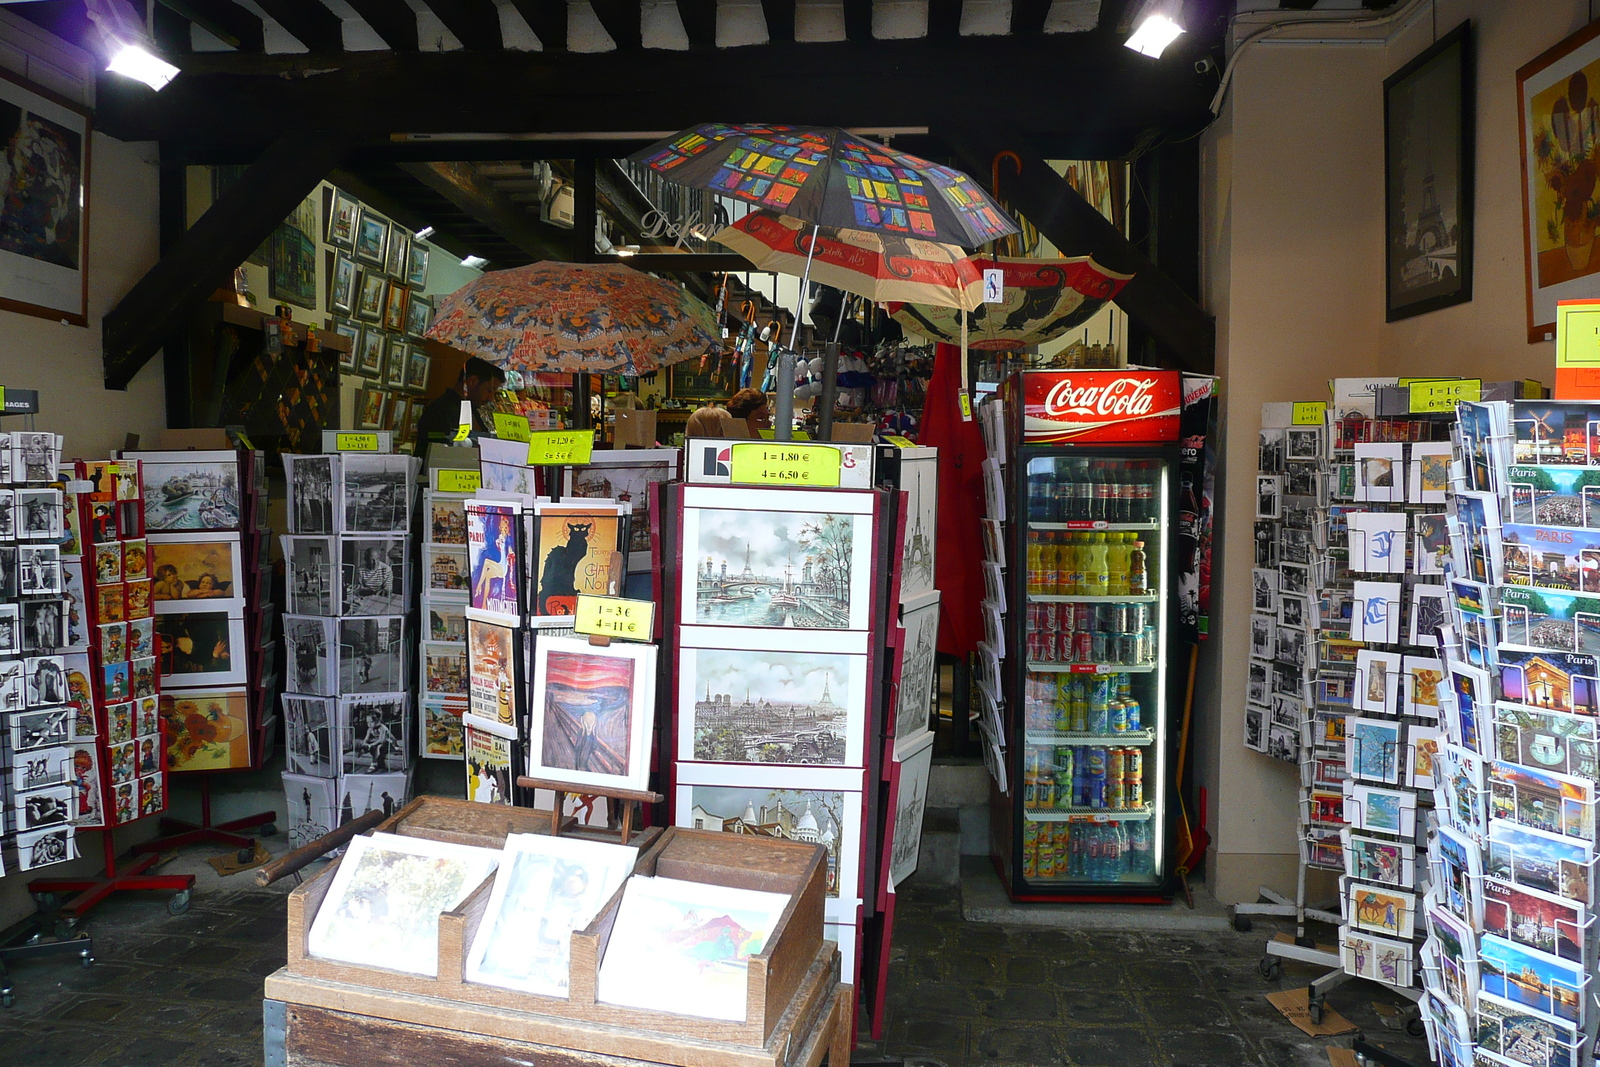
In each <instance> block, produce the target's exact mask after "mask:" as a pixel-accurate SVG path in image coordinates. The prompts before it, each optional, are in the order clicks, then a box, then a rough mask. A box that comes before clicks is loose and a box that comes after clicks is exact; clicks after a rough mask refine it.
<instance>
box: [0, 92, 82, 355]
mask: <svg viewBox="0 0 1600 1067" xmlns="http://www.w3.org/2000/svg"><path fill="white" fill-rule="evenodd" d="M89 135H90V121H89V113H88V112H87V111H85V110H84V109H83V108H82V107H80V106H79V105H77V104H75V103H72V102H70V101H68V100H66V99H63V98H62V97H59V96H56V95H55V94H54V93H51V92H49V91H47V90H45V89H43V88H40V87H39V86H36V85H33V84H32V83H30V82H25V81H22V80H20V79H18V78H16V77H15V76H13V75H12V74H10V73H7V72H3V71H0V142H3V143H5V144H6V145H7V148H6V167H5V173H4V176H3V177H0V308H3V309H5V310H7V311H18V312H21V313H22V314H24V315H37V316H39V317H41V318H46V319H57V320H62V319H64V320H66V321H67V322H69V323H72V324H73V325H74V326H86V325H88V322H89V318H88V311H89V199H88V194H87V190H88V188H89V141H90V136H89Z"/></svg>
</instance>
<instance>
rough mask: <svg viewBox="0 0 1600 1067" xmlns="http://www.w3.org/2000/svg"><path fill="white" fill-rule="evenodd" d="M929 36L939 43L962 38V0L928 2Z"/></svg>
mask: <svg viewBox="0 0 1600 1067" xmlns="http://www.w3.org/2000/svg"><path fill="white" fill-rule="evenodd" d="M928 36H929V37H932V38H933V39H934V40H937V41H953V40H955V39H956V38H958V37H960V36H961V0H928Z"/></svg>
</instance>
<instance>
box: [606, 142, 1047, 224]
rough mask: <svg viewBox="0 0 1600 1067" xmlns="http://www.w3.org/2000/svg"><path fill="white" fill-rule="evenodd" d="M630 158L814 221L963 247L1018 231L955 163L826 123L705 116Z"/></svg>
mask: <svg viewBox="0 0 1600 1067" xmlns="http://www.w3.org/2000/svg"><path fill="white" fill-rule="evenodd" d="M630 158H631V159H632V160H633V161H634V162H636V163H643V164H644V165H646V166H648V167H650V168H651V169H652V170H654V171H656V172H658V173H659V174H660V175H661V176H662V177H663V178H666V179H667V180H668V181H672V182H676V183H677V184H679V185H687V186H690V187H692V188H696V189H709V190H711V191H712V192H714V193H718V194H720V195H722V196H728V197H732V198H733V199H735V200H742V201H744V202H745V203H748V204H754V205H755V206H756V207H759V208H766V209H767V210H769V211H775V212H782V213H783V214H785V215H788V216H790V217H791V218H796V219H802V220H804V221H806V222H809V223H812V224H815V225H820V226H838V227H842V228H847V229H857V230H873V231H876V232H878V233H886V234H899V235H902V236H906V237H916V238H920V239H922V240H925V241H939V242H941V243H943V244H954V245H961V246H962V247H963V248H976V247H977V246H978V245H981V244H987V243H988V242H990V241H993V240H996V239H997V238H1000V237H1004V236H1005V235H1006V234H1008V233H1016V232H1017V225H1016V223H1014V222H1012V221H1011V219H1010V218H1009V217H1008V216H1007V215H1006V213H1005V212H1004V211H1002V210H1001V209H1000V207H999V205H998V204H996V203H995V202H994V200H993V199H992V198H991V197H990V196H989V194H988V193H987V192H985V191H984V190H983V189H982V187H980V186H979V185H978V183H977V182H975V181H973V180H972V178H970V177H968V176H967V175H965V174H963V173H962V172H961V171H958V170H952V169H951V168H949V167H942V166H939V165H938V164H937V163H930V162H928V161H927V160H925V159H919V158H918V157H916V156H912V155H907V154H906V153H904V152H896V151H894V150H893V149H890V148H885V147H884V146H883V145H881V144H878V143H877V142H875V141H869V140H867V139H866V138H864V137H857V136H855V135H854V134H852V133H849V132H847V131H845V130H840V129H836V128H833V127H829V126H729V125H724V124H722V123H714V122H712V123H704V124H702V125H699V126H693V127H691V128H689V129H687V130H684V131H683V132H682V133H679V134H677V135H676V136H674V137H669V138H668V139H667V140H665V141H660V142H658V143H656V144H653V145H651V146H650V147H649V148H646V149H644V150H643V151H641V152H637V153H635V154H634V155H633V156H631V157H630Z"/></svg>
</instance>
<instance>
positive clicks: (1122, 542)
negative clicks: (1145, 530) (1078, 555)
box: [1105, 532, 1132, 596]
mask: <svg viewBox="0 0 1600 1067" xmlns="http://www.w3.org/2000/svg"><path fill="white" fill-rule="evenodd" d="M1105 536H1106V592H1108V593H1110V594H1111V595H1112V596H1127V595H1128V554H1129V552H1130V551H1132V547H1131V546H1130V545H1129V544H1128V542H1127V540H1126V538H1127V536H1128V535H1127V534H1125V533H1115V532H1113V533H1108V534H1106V535H1105Z"/></svg>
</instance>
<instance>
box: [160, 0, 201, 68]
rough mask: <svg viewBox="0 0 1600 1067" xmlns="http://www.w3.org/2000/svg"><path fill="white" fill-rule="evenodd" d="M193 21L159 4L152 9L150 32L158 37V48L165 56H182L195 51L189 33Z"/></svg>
mask: <svg viewBox="0 0 1600 1067" xmlns="http://www.w3.org/2000/svg"><path fill="white" fill-rule="evenodd" d="M190 25H191V23H190V22H189V20H188V19H186V18H184V17H183V16H182V15H180V14H178V13H177V12H176V11H174V10H172V9H171V8H170V7H163V6H162V5H160V4H157V5H156V6H155V7H154V8H152V9H151V11H150V34H151V36H153V37H154V38H155V39H156V48H157V49H159V50H160V52H161V54H162V55H165V56H181V55H183V54H184V53H186V52H193V51H194V44H193V40H194V39H193V38H192V37H190V35H189V27H190Z"/></svg>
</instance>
